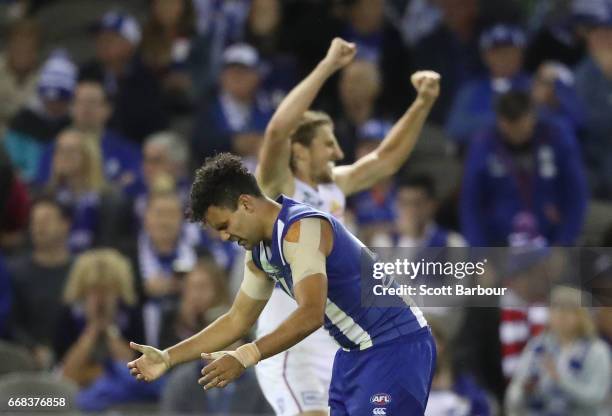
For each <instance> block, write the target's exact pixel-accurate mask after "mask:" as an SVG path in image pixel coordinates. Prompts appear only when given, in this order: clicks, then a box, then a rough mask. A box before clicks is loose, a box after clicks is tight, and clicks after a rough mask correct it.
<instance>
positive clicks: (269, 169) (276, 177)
mask: <svg viewBox="0 0 612 416" xmlns="http://www.w3.org/2000/svg"><path fill="white" fill-rule="evenodd" d="M355 53H356V48H355V45H354V44H353V43H348V42H346V41H344V40H342V39H340V38H335V39H334V40H333V41H332V43H331V45H330V47H329V50H328V51H327V55H326V56H325V58H323V60H322V61H321V62H319V64H318V65H317V66H316V67H315V69H314V70H313V71H312V72H311V73H310V74H309V75H308V76H307V77H306V78H304V79H303V80H302V81H301V82H300V83H299V84H298V85H297V86H296V87H295V88H293V90H291V92H289V94H287V96H286V97H285V98H284V99H283V101H282V102H281V103H280V105H279V106H278V108H277V109H276V112H275V113H274V116H272V119H271V120H270V123H269V124H268V127H267V128H266V132H265V136H264V141H263V144H262V147H261V151H260V154H259V166H258V168H257V172H256V176H257V181H258V182H259V185H260V186H261V188H262V190H263V191H264V193H265V194H266V195H268V196H269V197H272V198H275V197H276V196H278V195H279V194H281V193H289V194H290V193H292V192H291V191H292V189H287V187H288V186H293V182H292V181H291V180H290V178H291V169H290V167H289V161H290V158H291V141H290V140H289V137H290V135H291V133H292V132H293V131H294V130H295V128H296V127H297V126H298V123H299V121H300V119H301V118H302V115H303V114H304V113H305V112H306V111H307V110H308V109H309V108H310V106H311V105H312V103H313V101H314V100H315V98H316V97H317V94H318V93H319V91H320V90H321V87H323V84H325V81H327V79H328V78H329V77H331V76H332V75H333V74H334V72H336V71H337V70H338V69H340V68H342V67H343V66H345V65H346V64H348V63H349V62H351V60H352V59H353V57H354V56H355Z"/></svg>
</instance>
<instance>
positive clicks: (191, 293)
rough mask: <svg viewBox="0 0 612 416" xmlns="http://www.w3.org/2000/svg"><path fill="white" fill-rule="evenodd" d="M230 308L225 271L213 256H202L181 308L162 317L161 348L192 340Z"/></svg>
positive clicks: (189, 277)
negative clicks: (194, 335)
mask: <svg viewBox="0 0 612 416" xmlns="http://www.w3.org/2000/svg"><path fill="white" fill-rule="evenodd" d="M229 305H230V297H229V292H228V288H227V275H226V274H225V271H224V270H223V269H222V268H221V267H220V266H219V265H218V264H217V263H216V262H215V261H214V260H213V258H212V257H210V255H207V254H205V255H201V256H199V257H198V260H197V262H196V264H195V265H194V267H193V269H192V270H191V271H189V272H188V273H187V274H186V276H185V278H184V282H183V286H182V288H181V298H180V300H179V302H178V304H177V306H176V307H175V308H173V309H171V310H168V311H166V313H164V314H163V316H162V322H161V333H160V347H161V348H166V347H168V346H171V345H174V344H176V343H177V342H179V341H181V340H183V339H186V338H189V337H190V336H192V335H193V334H195V333H197V332H199V331H201V330H202V328H204V327H205V326H206V325H208V324H209V323H211V322H212V321H214V320H215V319H216V318H218V317H219V316H221V315H222V314H223V313H225V312H226V311H227V310H228V308H229Z"/></svg>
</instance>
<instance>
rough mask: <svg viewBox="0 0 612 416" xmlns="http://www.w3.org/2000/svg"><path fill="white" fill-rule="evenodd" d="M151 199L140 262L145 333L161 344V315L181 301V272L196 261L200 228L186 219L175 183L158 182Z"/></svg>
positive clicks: (140, 241)
mask: <svg viewBox="0 0 612 416" xmlns="http://www.w3.org/2000/svg"><path fill="white" fill-rule="evenodd" d="M154 186H155V187H154V189H153V191H152V192H151V193H150V194H149V197H148V199H147V207H146V212H145V217H144V229H143V232H141V233H140V235H139V237H138V247H137V264H138V266H137V267H138V272H139V275H140V278H141V281H142V287H143V289H144V295H145V303H144V308H143V314H144V315H143V316H144V325H145V337H146V342H147V343H148V344H150V345H156V346H157V345H159V333H160V325H161V319H162V316H163V314H164V312H166V311H168V310H170V309H173V308H174V307H175V306H176V302H177V301H178V296H179V294H180V290H181V285H182V281H181V279H180V274H179V273H177V272H181V271H184V270H190V269H191V268H192V267H193V266H194V265H195V262H196V246H197V245H198V244H199V242H200V240H199V238H200V230H199V229H198V227H197V226H196V225H195V224H191V223H186V222H185V219H184V215H183V212H184V211H183V205H182V203H181V200H180V198H179V196H178V195H177V193H176V192H175V191H174V189H172V188H171V187H170V188H169V187H167V185H164V184H161V183H160V182H159V180H158V183H157V184H155V185H154Z"/></svg>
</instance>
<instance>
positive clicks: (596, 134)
mask: <svg viewBox="0 0 612 416" xmlns="http://www.w3.org/2000/svg"><path fill="white" fill-rule="evenodd" d="M575 13H576V18H577V20H578V22H579V24H580V26H581V28H582V29H583V33H584V36H585V38H586V44H587V49H588V55H587V56H586V57H585V58H584V60H583V61H582V62H581V63H580V64H579V65H578V67H577V68H576V91H577V92H578V95H579V96H580V98H582V101H584V104H585V110H586V135H585V140H584V147H585V148H584V150H585V155H586V157H587V160H588V167H589V173H590V179H591V185H592V188H593V191H594V194H595V196H597V197H600V198H606V199H608V200H612V152H610V148H611V147H612V136H611V135H610V132H611V131H612V117H610V114H612V2H611V1H609V0H600V1H590V2H576V5H575Z"/></svg>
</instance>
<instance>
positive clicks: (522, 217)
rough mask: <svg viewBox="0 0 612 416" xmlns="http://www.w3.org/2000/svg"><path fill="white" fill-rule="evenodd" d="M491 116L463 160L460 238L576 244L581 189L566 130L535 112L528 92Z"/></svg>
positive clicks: (504, 98) (514, 95)
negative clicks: (492, 121) (491, 118)
mask: <svg viewBox="0 0 612 416" xmlns="http://www.w3.org/2000/svg"><path fill="white" fill-rule="evenodd" d="M495 112H496V120H495V124H494V125H493V126H491V127H489V128H487V129H486V130H484V131H483V132H482V134H481V135H480V136H479V137H477V138H476V139H475V140H473V141H472V143H471V145H470V149H469V152H468V155H467V158H466V164H465V173H464V180H463V186H462V195H461V208H460V217H461V228H462V229H461V231H462V233H463V235H464V236H465V237H466V239H467V241H468V242H469V243H470V245H472V246H477V247H487V246H493V247H495V246H507V245H511V246H519V245H520V246H522V245H528V244H535V245H560V246H569V245H573V244H575V243H576V240H577V239H578V236H579V235H580V232H581V230H582V225H583V221H584V215H585V211H586V206H587V189H586V183H585V177H584V168H583V166H582V161H581V160H580V152H579V151H578V144H577V141H576V137H575V136H574V134H573V132H572V130H571V129H569V128H567V126H565V125H561V124H559V123H557V122H555V121H554V120H551V119H550V118H547V117H544V116H542V115H540V114H538V113H537V112H536V111H535V109H534V106H533V104H532V102H531V100H530V97H529V94H528V93H526V92H521V91H510V92H507V93H505V94H503V95H501V96H500V97H499V99H498V100H497V103H496V107H495Z"/></svg>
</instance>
